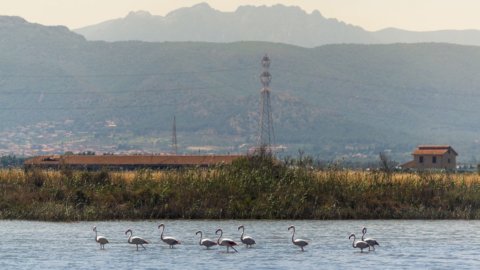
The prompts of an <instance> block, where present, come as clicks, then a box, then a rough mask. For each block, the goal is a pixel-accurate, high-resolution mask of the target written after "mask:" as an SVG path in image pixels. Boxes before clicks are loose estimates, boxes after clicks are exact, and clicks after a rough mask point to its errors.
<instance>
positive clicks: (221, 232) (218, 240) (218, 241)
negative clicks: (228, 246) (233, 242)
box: [217, 230, 223, 245]
mask: <svg viewBox="0 0 480 270" xmlns="http://www.w3.org/2000/svg"><path fill="white" fill-rule="evenodd" d="M222 235H223V231H222V230H221V231H220V236H219V237H218V239H217V244H219V245H220V238H222Z"/></svg>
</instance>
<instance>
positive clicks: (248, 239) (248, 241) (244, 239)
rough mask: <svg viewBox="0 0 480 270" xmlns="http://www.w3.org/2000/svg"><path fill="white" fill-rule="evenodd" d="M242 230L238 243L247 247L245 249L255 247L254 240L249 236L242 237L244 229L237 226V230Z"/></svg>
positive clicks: (241, 226)
mask: <svg viewBox="0 0 480 270" xmlns="http://www.w3.org/2000/svg"><path fill="white" fill-rule="evenodd" d="M240 229H242V236H240V241H242V243H244V244H245V245H247V248H249V247H252V245H255V240H254V239H253V238H252V237H250V236H243V235H244V234H245V227H244V226H243V225H240V226H238V230H240Z"/></svg>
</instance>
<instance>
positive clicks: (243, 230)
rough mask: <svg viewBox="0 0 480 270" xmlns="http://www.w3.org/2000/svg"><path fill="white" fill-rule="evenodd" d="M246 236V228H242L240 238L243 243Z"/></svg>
mask: <svg viewBox="0 0 480 270" xmlns="http://www.w3.org/2000/svg"><path fill="white" fill-rule="evenodd" d="M244 234H245V228H242V235H241V236H240V239H241V240H242V241H243V235H244Z"/></svg>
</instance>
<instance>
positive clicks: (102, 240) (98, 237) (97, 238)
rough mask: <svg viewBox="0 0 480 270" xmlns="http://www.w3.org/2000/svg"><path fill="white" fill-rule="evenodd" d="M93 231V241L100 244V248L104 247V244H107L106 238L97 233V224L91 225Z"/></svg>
mask: <svg viewBox="0 0 480 270" xmlns="http://www.w3.org/2000/svg"><path fill="white" fill-rule="evenodd" d="M93 231H94V232H95V242H97V243H99V244H100V249H105V244H108V240H107V238H105V236H101V235H97V226H93Z"/></svg>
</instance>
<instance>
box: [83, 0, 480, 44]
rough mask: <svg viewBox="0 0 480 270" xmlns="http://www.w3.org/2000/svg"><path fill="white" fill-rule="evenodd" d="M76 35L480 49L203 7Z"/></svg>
mask: <svg viewBox="0 0 480 270" xmlns="http://www.w3.org/2000/svg"><path fill="white" fill-rule="evenodd" d="M75 32H77V33H79V34H81V35H83V36H85V37H86V38H87V39H89V40H104V41H127V40H139V41H151V42H163V41H201V42H221V43H225V42H237V41H265V42H280V43H286V44H292V45H298V46H302V47H316V46H320V45H325V44H345V43H356V44H385V43H387V44H389V43H421V42H441V43H455V44H463V45H480V31H477V30H442V31H430V32H428V31H427V32H414V31H406V30H401V29H394V28H387V29H383V30H380V31H375V32H369V31H366V30H364V29H362V28H361V27H358V26H354V25H351V24H347V23H344V22H341V21H338V20H336V19H327V18H325V17H323V16H322V15H321V14H320V12H319V11H314V12H312V13H311V14H308V13H307V12H305V11H303V10H302V9H300V8H299V7H294V6H292V7H287V6H283V5H274V6H271V7H267V6H260V7H253V6H241V7H239V8H238V9H237V10H236V11H235V12H221V11H218V10H215V9H213V8H211V7H210V6H209V5H208V4H205V3H203V4H198V5H195V6H193V7H189V8H181V9H178V10H175V11H172V12H171V13H169V14H167V15H166V16H164V17H163V16H156V15H151V14H150V13H148V12H146V11H137V12H130V13H129V14H128V15H127V16H126V17H125V18H119V19H114V20H110V21H106V22H103V23H99V24H96V25H91V26H87V27H83V28H80V29H76V30H75Z"/></svg>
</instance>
